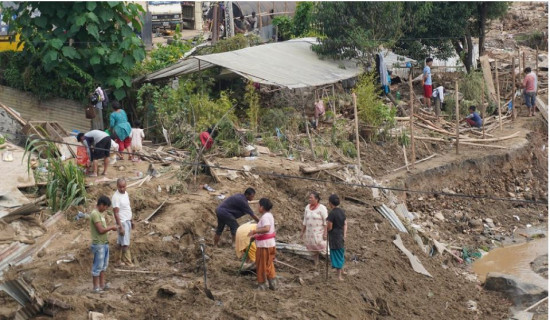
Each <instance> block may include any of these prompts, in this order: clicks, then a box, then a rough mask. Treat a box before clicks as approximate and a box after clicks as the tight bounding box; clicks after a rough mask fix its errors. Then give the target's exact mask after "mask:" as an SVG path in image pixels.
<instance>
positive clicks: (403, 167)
mask: <svg viewBox="0 0 550 320" xmlns="http://www.w3.org/2000/svg"><path fill="white" fill-rule="evenodd" d="M436 155H437V153H434V154H432V155H431V156H429V157H426V158H424V159H420V160H418V161H416V162H415V163H414V164H417V163H420V162H424V161H426V160H430V159H431V158H433V157H435V156H436ZM405 168H406V166H402V167H399V168H397V169H393V170H392V172H395V171H399V170H401V169H405ZM344 199H345V197H344Z"/></svg>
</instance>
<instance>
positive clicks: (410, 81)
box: [409, 68, 416, 169]
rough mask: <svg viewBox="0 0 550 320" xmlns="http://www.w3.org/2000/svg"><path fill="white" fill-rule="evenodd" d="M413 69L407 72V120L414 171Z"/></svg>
mask: <svg viewBox="0 0 550 320" xmlns="http://www.w3.org/2000/svg"><path fill="white" fill-rule="evenodd" d="M412 73H413V69H412V68H411V69H410V72H409V96H410V98H409V106H410V108H411V113H410V115H409V117H410V119H409V126H410V130H411V151H412V156H411V161H412V164H411V168H413V169H414V163H415V161H416V155H415V154H414V152H415V151H414V126H413V119H414V101H413V99H414V91H413V83H412V76H413V74H412Z"/></svg>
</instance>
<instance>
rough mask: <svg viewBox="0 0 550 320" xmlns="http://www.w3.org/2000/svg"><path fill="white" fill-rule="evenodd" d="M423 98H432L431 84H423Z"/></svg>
mask: <svg viewBox="0 0 550 320" xmlns="http://www.w3.org/2000/svg"><path fill="white" fill-rule="evenodd" d="M424 97H426V98H431V97H432V85H431V84H425V85H424Z"/></svg>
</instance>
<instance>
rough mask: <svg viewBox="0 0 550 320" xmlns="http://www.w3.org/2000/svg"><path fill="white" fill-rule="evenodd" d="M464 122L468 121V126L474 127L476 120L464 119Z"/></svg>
mask: <svg viewBox="0 0 550 320" xmlns="http://www.w3.org/2000/svg"><path fill="white" fill-rule="evenodd" d="M466 122H468V124H469V125H470V127H475V126H476V122H475V121H474V120H472V119H466Z"/></svg>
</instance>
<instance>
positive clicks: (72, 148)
mask: <svg viewBox="0 0 550 320" xmlns="http://www.w3.org/2000/svg"><path fill="white" fill-rule="evenodd" d="M63 142H66V143H69V144H66V146H67V148H69V151H71V154H72V155H73V157H74V158H76V146H73V144H77V142H76V138H75V137H74V136H69V137H63Z"/></svg>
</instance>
